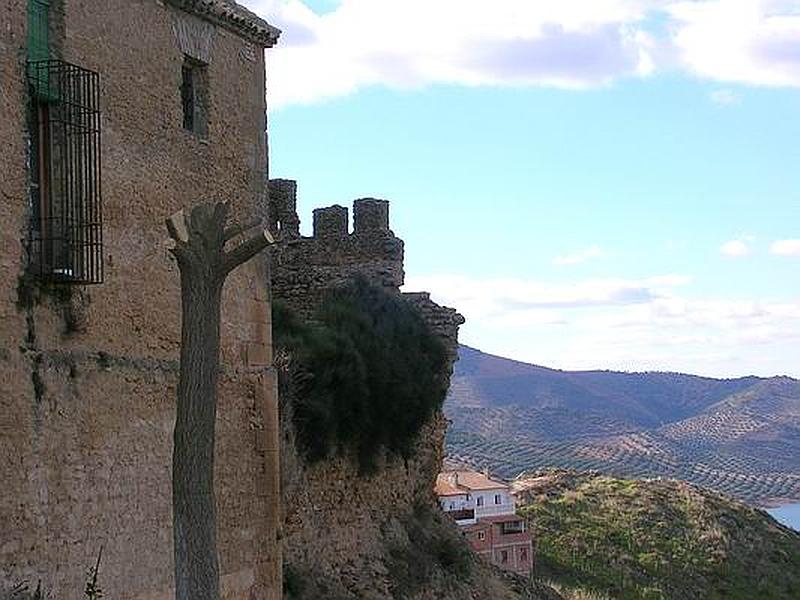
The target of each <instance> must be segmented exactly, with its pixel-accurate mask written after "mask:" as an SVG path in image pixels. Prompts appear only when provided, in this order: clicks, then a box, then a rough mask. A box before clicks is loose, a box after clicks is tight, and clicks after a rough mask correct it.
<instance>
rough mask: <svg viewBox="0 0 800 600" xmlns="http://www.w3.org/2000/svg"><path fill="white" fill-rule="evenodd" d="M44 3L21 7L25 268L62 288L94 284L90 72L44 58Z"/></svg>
mask: <svg viewBox="0 0 800 600" xmlns="http://www.w3.org/2000/svg"><path fill="white" fill-rule="evenodd" d="M49 8H50V7H49V2H47V1H46V0H30V1H29V3H28V24H29V30H28V68H27V76H28V93H29V98H30V105H29V131H30V163H29V165H30V173H29V174H30V215H31V221H30V226H29V230H28V251H29V258H30V265H29V268H30V269H31V271H32V272H33V273H34V274H36V275H38V276H39V277H41V278H42V279H46V280H51V281H57V282H61V283H79V284H90V283H101V282H102V280H103V262H102V258H103V249H102V244H103V239H102V214H101V202H100V198H101V194H100V111H99V76H98V75H97V73H94V72H92V71H89V70H87V69H83V68H81V67H78V66H76V65H71V64H69V63H65V62H63V61H60V60H51V59H50V58H49V54H50V52H49V27H50V25H49Z"/></svg>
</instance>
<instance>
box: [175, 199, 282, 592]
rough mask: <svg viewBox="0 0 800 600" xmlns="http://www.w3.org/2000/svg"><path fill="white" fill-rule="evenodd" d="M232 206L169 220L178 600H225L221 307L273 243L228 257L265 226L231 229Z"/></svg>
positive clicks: (250, 244) (262, 239)
mask: <svg viewBox="0 0 800 600" xmlns="http://www.w3.org/2000/svg"><path fill="white" fill-rule="evenodd" d="M228 212H229V205H228V203H227V202H216V203H203V204H199V205H197V206H195V207H194V208H192V210H191V212H190V213H189V214H188V215H187V214H186V213H185V212H184V211H183V210H180V211H178V212H176V213H175V214H173V215H171V216H170V217H169V218H167V219H166V225H167V231H168V232H169V236H170V240H169V241H170V242H171V243H170V249H169V250H170V252H171V253H172V254H173V255H174V256H175V258H176V260H177V263H178V268H179V270H180V277H181V314H182V319H181V356H180V379H179V381H178V401H177V416H176V420H175V432H174V438H173V443H174V446H173V455H172V506H173V514H172V520H173V521H172V522H173V541H174V553H175V598H176V600H219V596H220V592H219V562H218V557H217V543H216V508H215V502H214V429H215V423H216V413H217V384H218V378H219V351H220V306H221V297H222V287H223V285H224V284H225V279H226V278H227V276H228V274H229V273H230V272H231V271H233V270H234V269H235V268H236V267H238V266H239V265H241V264H243V263H245V262H247V261H248V260H250V259H251V258H253V257H254V256H255V255H256V254H258V253H259V252H261V251H262V250H264V249H265V248H266V247H267V246H269V245H270V244H272V243H274V240H273V238H272V236H271V235H270V233H269V232H268V231H266V230H262V231H260V232H258V233H256V234H254V235H252V236H250V237H248V238H246V239H245V240H244V241H243V242H241V243H239V244H236V245H232V247H231V248H229V249H226V248H225V246H226V244H227V242H229V241H231V240H232V239H233V238H235V237H237V236H239V235H243V234H244V233H246V232H247V231H248V230H250V229H253V228H255V227H257V226H258V225H260V221H246V222H245V223H244V224H232V225H230V226H226V223H227V220H228Z"/></svg>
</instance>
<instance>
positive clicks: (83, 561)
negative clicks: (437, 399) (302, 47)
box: [0, 0, 280, 600]
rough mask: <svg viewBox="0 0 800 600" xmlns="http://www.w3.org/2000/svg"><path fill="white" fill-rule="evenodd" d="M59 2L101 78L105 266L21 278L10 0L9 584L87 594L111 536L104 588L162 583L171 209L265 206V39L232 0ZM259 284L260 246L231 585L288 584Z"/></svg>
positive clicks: (225, 380) (248, 304)
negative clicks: (187, 125)
mask: <svg viewBox="0 0 800 600" xmlns="http://www.w3.org/2000/svg"><path fill="white" fill-rule="evenodd" d="M52 4H53V5H54V10H56V11H58V13H59V14H58V17H59V20H61V21H62V23H63V26H62V29H63V32H62V33H63V38H62V39H61V40H60V43H59V47H60V49H61V52H60V57H61V58H63V59H64V60H67V61H69V62H72V63H76V64H78V65H81V66H83V67H86V68H89V69H92V70H95V71H97V72H99V74H100V78H101V79H100V81H101V84H100V85H101V90H100V102H101V111H102V165H101V172H102V186H103V196H104V198H103V200H104V203H103V209H104V243H105V247H104V262H105V281H104V283H102V284H101V285H96V286H89V287H74V288H70V289H69V290H65V289H64V288H63V286H62V287H60V288H58V289H50V290H49V291H48V293H39V292H38V291H36V289H33V290H30V293H28V292H26V291H25V286H24V285H20V282H22V281H23V279H24V278H23V275H24V272H25V265H26V262H27V259H26V250H25V244H24V242H23V240H24V239H25V237H26V227H27V224H28V219H29V217H30V209H29V200H28V191H27V136H28V129H27V124H26V101H27V93H26V85H25V63H24V61H25V55H26V50H25V48H26V10H27V2H25V1H23V0H4V1H3V2H2V3H1V4H0V22H2V28H0V81H1V82H2V84H1V85H2V93H0V139H2V140H3V151H2V152H0V181H1V183H0V194H2V202H0V342H1V343H0V380H1V381H3V386H2V388H3V392H2V394H0V456H2V461H0V481H2V486H0V532H2V533H1V534H0V595H1V594H2V590H4V589H5V588H7V587H9V586H11V585H14V584H16V583H18V582H20V581H22V580H28V581H30V582H32V583H33V586H34V587H35V585H36V582H37V581H39V580H41V583H42V586H43V589H44V590H45V591H46V592H47V593H48V594H51V595H52V597H54V598H73V597H78V596H80V595H81V593H82V589H83V584H84V581H85V571H86V569H87V567H89V566H90V565H92V564H93V563H94V561H95V559H96V557H97V553H98V551H99V549H100V548H101V547H102V548H103V558H102V564H101V567H100V584H101V586H102V588H103V590H104V592H105V597H108V598H114V599H115V600H125V599H131V598H137V599H144V598H147V599H156V598H169V597H171V594H172V592H171V586H172V581H173V566H172V537H171V535H172V534H171V452H172V428H173V424H174V418H175V395H176V389H175V387H176V382H177V358H178V354H179V342H180V297H179V277H178V271H177V266H176V265H175V264H174V262H172V260H171V259H170V258H168V255H167V252H166V251H165V248H164V246H163V241H164V239H165V238H166V230H165V227H164V218H165V217H166V216H167V215H169V214H171V213H172V212H174V211H176V210H177V209H179V208H181V207H184V206H190V205H192V204H194V203H196V202H198V201H200V200H213V199H220V198H227V199H229V200H230V202H231V203H232V210H231V213H232V214H233V215H234V216H236V217H238V218H242V219H244V218H247V217H252V216H254V215H261V216H263V217H266V211H267V207H266V200H265V193H264V185H263V177H264V169H265V161H266V151H265V139H264V112H265V106H264V83H265V80H264V61H263V53H262V52H261V49H260V47H259V46H258V44H257V43H253V42H252V41H248V40H246V39H244V38H243V37H242V36H241V35H240V34H238V33H236V32H234V31H232V30H230V29H228V28H226V27H224V26H222V24H221V23H222V22H223V20H224V16H225V15H224V14H222V13H220V14H217V13H215V12H213V11H212V12H211V13H209V14H208V15H207V17H208V18H209V19H210V16H213V17H214V18H213V19H211V20H202V19H200V18H199V17H198V16H195V15H190V14H189V13H187V12H184V11H183V10H180V9H179V8H177V7H176V5H183V4H186V5H187V6H191V5H193V3H183V2H179V1H177V0H176V1H168V2H161V1H158V0H136V1H133V2H132V1H129V0H106V1H104V2H96V1H92V0H63V2H53V3H52ZM211 4H214V3H204V5H211ZM217 4H219V5H220V6H222V5H221V4H220V3H217ZM215 6H216V5H215ZM229 7H230V4H225V6H224V7H223V8H224V9H225V10H228V8H229ZM209 10H211V9H209ZM214 10H216V9H214ZM220 10H222V9H220ZM212 13H213V14H212ZM209 15H210V16H209ZM201 51H202V52H203V53H204V56H202V57H199V58H203V59H204V60H206V61H207V62H208V78H209V86H210V87H209V106H208V136H207V139H201V138H199V137H197V136H195V135H194V134H193V133H191V132H188V131H186V130H184V129H183V127H182V108H181V95H180V85H181V66H182V61H183V58H184V54H185V53H188V54H192V53H193V52H201ZM267 296H268V290H267V280H266V273H265V269H264V267H263V265H262V264H261V261H252V263H251V264H248V265H245V266H243V267H242V268H240V269H239V270H238V271H237V272H235V273H233V274H232V276H231V277H230V278H229V280H228V283H227V284H226V288H225V291H224V297H223V308H222V320H223V322H222V363H223V365H224V374H223V376H222V377H221V384H220V396H219V407H218V422H217V428H218V429H217V462H216V486H217V493H218V522H219V537H218V543H219V550H220V559H221V571H222V585H223V593H224V597H225V598H248V599H254V598H258V599H262V598H277V597H280V576H279V560H280V556H279V554H278V553H276V552H274V551H273V550H272V549H273V548H274V547H275V545H276V544H275V540H276V535H277V533H276V530H277V510H276V509H275V506H276V505H277V501H278V488H277V479H276V474H277V472H278V469H277V449H276V446H275V441H276V439H277V433H276V432H277V409H276V395H275V384H274V373H273V370H272V369H271V366H270V365H271V338H270V311H269V310H268V301H267ZM48 597H51V596H48Z"/></svg>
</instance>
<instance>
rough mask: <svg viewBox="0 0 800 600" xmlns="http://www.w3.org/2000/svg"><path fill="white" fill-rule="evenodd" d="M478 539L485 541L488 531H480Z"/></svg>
mask: <svg viewBox="0 0 800 600" xmlns="http://www.w3.org/2000/svg"><path fill="white" fill-rule="evenodd" d="M478 539H479V540H480V541H484V540H485V539H486V532H485V531H479V532H478Z"/></svg>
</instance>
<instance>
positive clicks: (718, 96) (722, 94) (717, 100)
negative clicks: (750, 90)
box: [708, 90, 740, 106]
mask: <svg viewBox="0 0 800 600" xmlns="http://www.w3.org/2000/svg"><path fill="white" fill-rule="evenodd" d="M708 97H709V99H710V100H711V102H713V103H714V104H720V105H722V106H730V105H731V104H739V100H740V98H739V94H737V93H736V92H734V91H733V90H714V91H713V92H711V93H710V94H709V95H708Z"/></svg>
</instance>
